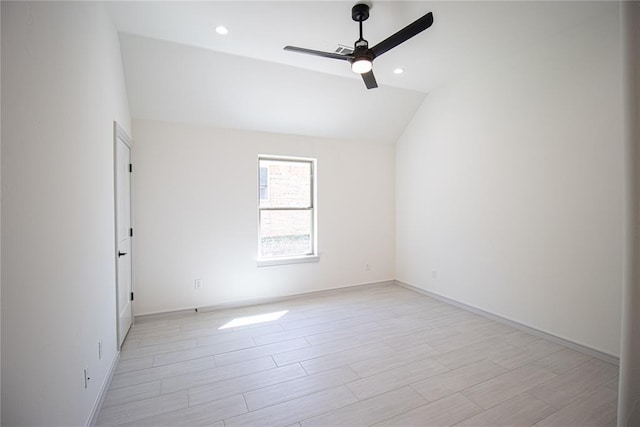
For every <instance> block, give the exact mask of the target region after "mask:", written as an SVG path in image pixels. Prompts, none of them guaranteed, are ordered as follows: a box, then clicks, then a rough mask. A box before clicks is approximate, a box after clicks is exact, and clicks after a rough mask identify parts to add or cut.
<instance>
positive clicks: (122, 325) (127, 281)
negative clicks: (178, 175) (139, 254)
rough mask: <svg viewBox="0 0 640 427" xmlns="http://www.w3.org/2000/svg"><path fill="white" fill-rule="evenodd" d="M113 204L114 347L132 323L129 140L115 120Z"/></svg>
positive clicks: (122, 339)
mask: <svg viewBox="0 0 640 427" xmlns="http://www.w3.org/2000/svg"><path fill="white" fill-rule="evenodd" d="M115 191H116V197H115V204H116V269H117V275H116V280H117V286H116V288H117V294H116V298H117V299H116V302H117V310H118V348H120V346H122V343H123V341H124V339H125V337H126V336H127V332H129V328H130V327H131V323H132V317H133V312H132V307H131V300H132V298H133V294H132V287H131V281H132V280H131V279H132V265H131V264H132V260H133V257H132V255H133V254H132V244H131V240H132V234H133V230H132V229H131V140H130V138H129V137H128V136H127V135H126V133H124V131H123V130H122V128H120V127H119V126H118V124H115Z"/></svg>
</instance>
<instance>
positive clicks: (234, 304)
mask: <svg viewBox="0 0 640 427" xmlns="http://www.w3.org/2000/svg"><path fill="white" fill-rule="evenodd" d="M389 285H396V281H395V280H384V281H381V282H372V283H362V284H359V285H348V286H343V287H341V288H332V289H323V290H321V291H312V292H303V293H300V294H293V295H285V296H281V297H265V298H255V299H249V300H243V301H233V302H227V303H222V304H216V305H208V306H203V307H193V308H188V309H179V310H171V311H164V312H153V313H145V314H138V315H136V316H135V318H136V319H149V318H152V317H155V316H159V317H164V316H166V315H169V314H181V313H186V312H193V311H194V310H195V311H198V312H207V311H216V310H226V309H229V308H241V307H250V306H252V305H260V304H270V303H274V302H282V301H289V300H292V299H297V298H307V297H312V296H319V295H331V294H335V293H340V292H344V291H349V290H353V289H357V288H362V287H374V286H389Z"/></svg>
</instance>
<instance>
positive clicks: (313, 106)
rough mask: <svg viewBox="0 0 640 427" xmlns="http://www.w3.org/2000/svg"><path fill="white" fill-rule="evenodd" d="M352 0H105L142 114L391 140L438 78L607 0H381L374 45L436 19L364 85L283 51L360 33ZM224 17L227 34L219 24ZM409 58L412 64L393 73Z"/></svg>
mask: <svg viewBox="0 0 640 427" xmlns="http://www.w3.org/2000/svg"><path fill="white" fill-rule="evenodd" d="M353 4H355V2H352V1H289V2H274V1H256V2H247V1H225V2H222V1H210V2H188V1H162V2H155V1H143V2H127V1H124V2H111V3H108V7H109V9H110V12H111V14H112V17H113V21H114V23H115V25H116V28H117V29H118V30H119V31H120V32H121V45H122V52H123V63H124V69H125V76H126V79H127V88H128V91H129V102H130V105H131V112H132V116H133V117H134V118H138V119H153V120H165V121H173V122H183V123H194V124H203V125H213V126H219V127H228V128H240V129H250V130H259V131H267V132H280V133H293V134H301V135H313V136H323V137H334V138H358V139H365V140H372V141H382V142H393V141H395V140H396V139H397V138H398V137H399V136H400V134H401V133H402V130H403V129H404V127H405V126H406V124H407V123H408V121H409V120H410V119H411V117H412V115H413V113H414V112H415V110H416V109H417V108H418V106H419V105H420V103H421V102H422V100H423V98H424V96H425V95H426V94H427V93H428V92H429V91H430V90H432V89H434V88H436V87H437V86H439V85H441V84H443V83H445V82H446V81H448V80H450V79H454V78H459V77H460V76H463V75H464V74H465V73H468V72H469V71H470V70H473V69H477V68H478V67H483V66H486V65H488V64H489V63H491V62H493V61H496V60H500V59H502V58H504V57H507V56H510V55H514V54H518V53H521V52H522V51H523V50H524V49H526V48H527V47H531V46H535V45H537V44H540V43H549V42H552V41H553V38H554V36H555V35H557V34H558V33H560V32H562V31H565V30H566V29H567V28H569V27H571V26H574V25H577V24H579V23H582V22H584V21H586V20H590V19H596V18H597V15H598V13H599V12H601V11H602V10H604V8H607V7H612V6H613V5H612V3H611V2H592V1H587V2H580V1H574V2H521V1H514V2H509V1H500V2H484V1H468V2H454V1H450V2H446V1H445V2H442V1H441V2H427V1H408V2H407V1H386V2H383V1H374V2H373V3H372V9H371V16H370V18H369V19H368V20H367V21H366V22H365V23H364V37H365V38H366V39H367V40H369V43H370V45H375V44H376V43H378V42H379V41H381V40H383V39H384V38H386V37H387V36H389V35H391V34H392V33H394V32H396V31H397V30H399V29H400V28H402V27H404V26H405V25H407V24H409V23H411V22H413V21H414V20H415V19H417V18H419V17H420V16H422V15H424V14H425V13H427V12H430V11H431V12H433V15H434V24H433V26H432V27H431V28H429V29H427V30H426V31H424V32H423V33H421V34H419V35H417V36H416V37H414V38H412V39H411V40H409V41H407V42H406V43H404V44H402V45H400V46H398V47H396V48H395V49H393V50H391V51H389V52H387V53H385V54H384V55H383V56H381V57H379V58H377V59H376V61H375V62H374V71H375V75H376V79H377V80H378V84H379V85H380V87H379V88H377V89H373V90H367V89H366V88H365V87H364V84H363V83H362V80H361V79H360V77H359V76H358V75H355V74H354V73H352V72H351V71H350V69H349V65H348V63H346V62H344V61H338V60H331V59H325V58H317V57H313V56H309V55H303V54H297V53H292V52H285V51H283V50H282V48H283V47H284V46H285V45H295V46H300V47H306V48H311V49H317V50H325V51H333V50H334V49H335V47H336V46H337V45H338V44H343V45H347V46H351V45H353V42H354V41H355V40H356V39H357V38H358V26H357V23H356V22H354V21H353V20H352V19H351V7H352V6H353ZM217 25H225V26H226V27H228V29H229V34H228V35H226V36H220V35H218V34H216V32H215V27H216V26H217ZM396 67H403V68H404V69H405V73H404V74H402V75H395V74H393V72H392V71H393V69H394V68H396Z"/></svg>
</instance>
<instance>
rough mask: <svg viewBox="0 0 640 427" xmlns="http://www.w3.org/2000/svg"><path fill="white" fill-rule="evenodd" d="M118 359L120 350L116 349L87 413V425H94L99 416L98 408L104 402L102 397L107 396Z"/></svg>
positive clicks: (90, 426) (92, 426)
mask: <svg viewBox="0 0 640 427" xmlns="http://www.w3.org/2000/svg"><path fill="white" fill-rule="evenodd" d="M118 361H120V352H119V351H117V352H116V355H115V356H114V358H113V360H112V361H111V366H110V367H109V371H108V372H107V376H106V378H105V379H104V382H103V383H102V387H100V393H98V398H97V399H96V402H95V403H94V405H93V408H92V409H91V414H89V420H88V421H87V427H94V426H95V425H96V423H97V422H98V417H99V416H100V409H101V408H102V403H103V402H104V398H105V397H106V396H107V392H108V391H109V387H110V386H111V380H113V375H114V374H115V372H116V367H117V366H118Z"/></svg>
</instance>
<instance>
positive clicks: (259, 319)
mask: <svg viewBox="0 0 640 427" xmlns="http://www.w3.org/2000/svg"><path fill="white" fill-rule="evenodd" d="M288 312H289V310H284V311H274V312H273V313H265V314H257V315H255V316H246V317H236V318H235V319H233V320H231V321H230V322H227V323H225V324H224V325H222V326H220V327H219V328H218V329H228V328H237V327H238V326H247V325H255V324H257V323H265V322H273V321H274V320H278V319H280V318H281V317H282V316H284V315H285V314H287V313H288Z"/></svg>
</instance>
